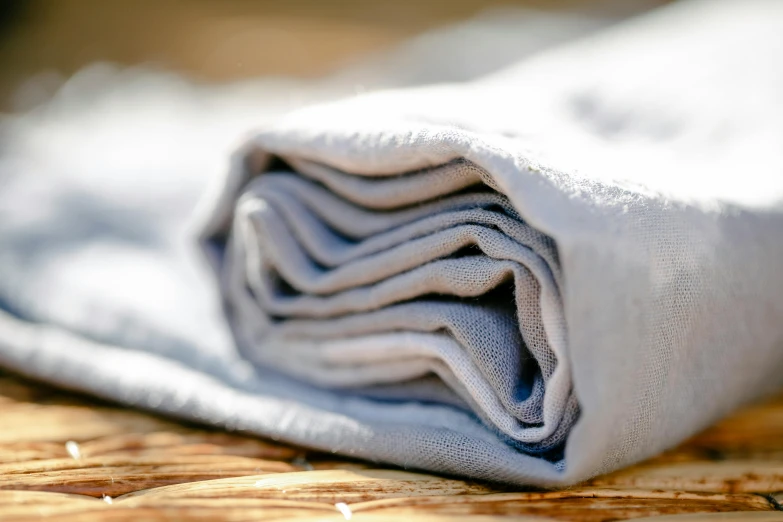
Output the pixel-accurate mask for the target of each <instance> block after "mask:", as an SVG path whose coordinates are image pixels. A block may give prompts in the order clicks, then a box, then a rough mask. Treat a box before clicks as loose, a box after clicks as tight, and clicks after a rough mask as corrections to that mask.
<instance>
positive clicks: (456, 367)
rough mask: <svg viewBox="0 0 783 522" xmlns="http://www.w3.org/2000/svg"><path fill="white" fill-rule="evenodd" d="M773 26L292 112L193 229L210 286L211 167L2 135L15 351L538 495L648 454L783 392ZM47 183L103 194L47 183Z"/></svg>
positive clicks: (231, 421) (315, 440)
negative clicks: (199, 174)
mask: <svg viewBox="0 0 783 522" xmlns="http://www.w3.org/2000/svg"><path fill="white" fill-rule="evenodd" d="M781 34H783V6H782V5H781V4H779V3H777V2H774V1H772V0H770V1H766V2H765V1H762V0H757V1H754V2H728V1H727V2H688V3H684V4H681V5H675V6H672V7H668V8H666V9H663V10H661V11H660V12H658V13H653V14H650V15H646V16H644V17H642V18H640V19H639V20H635V21H629V22H624V23H623V24H621V25H620V26H618V27H615V28H610V29H607V30H605V31H603V32H602V33H600V34H599V35H597V36H593V37H591V38H588V39H584V40H581V41H577V42H574V43H570V44H566V45H563V46H560V47H558V48H556V49H553V50H551V51H547V52H541V53H539V54H536V55H535V56H532V57H530V58H527V59H525V60H521V61H520V62H519V63H518V64H515V65H513V66H511V67H510V68H508V69H506V70H503V71H501V72H498V73H494V74H491V75H489V76H487V77H484V78H482V79H479V80H475V81H472V82H470V83H463V84H446V85H435V86H430V87H423V88H417V89H406V90H390V91H384V92H377V93H370V94H367V95H361V96H356V97H351V98H349V99H345V100H340V101H337V102H334V103H327V104H322V105H317V106H313V107H311V108H306V109H303V110H301V111H297V112H295V113H292V114H290V115H287V116H285V117H283V118H282V119H281V120H280V121H277V122H275V123H274V124H270V125H268V126H266V127H265V128H263V129H262V130H260V131H258V132H256V133H255V134H253V135H252V136H251V137H250V138H249V139H248V140H247V142H246V144H245V145H243V146H242V147H241V148H240V149H239V151H238V152H236V153H235V154H234V155H233V156H232V160H231V166H230V169H229V172H228V174H227V175H226V176H224V177H221V178H219V179H217V180H213V181H214V187H213V189H212V191H211V193H210V194H209V195H208V197H207V198H206V199H205V200H204V201H205V203H204V206H203V207H202V208H201V209H200V213H199V216H200V221H199V226H198V233H199V234H200V238H201V240H202V244H203V247H204V250H205V252H206V253H207V257H208V258H209V260H210V262H211V264H212V268H213V269H214V271H215V274H216V277H215V279H216V280H217V284H215V287H213V286H211V280H210V276H209V275H208V272H206V270H204V268H205V267H203V266H200V265H199V264H198V262H197V257H196V252H194V251H193V249H191V248H190V247H191V241H192V238H193V236H192V235H191V234H190V233H189V232H190V229H189V228H187V227H184V226H183V222H182V221H181V220H178V219H177V218H176V217H175V216H181V215H184V214H185V213H186V210H188V209H189V202H190V201H192V198H194V197H196V195H197V193H198V192H200V189H201V188H202V187H201V185H200V184H198V183H192V182H189V181H188V180H189V178H190V177H191V176H194V175H195V174H193V171H195V170H198V169H204V165H203V164H200V163H201V162H199V161H196V160H195V158H198V153H196V152H193V151H186V150H182V151H175V152H178V153H183V154H188V153H192V154H193V156H192V157H191V158H189V160H192V163H188V164H184V163H179V164H178V169H176V170H177V173H176V174H174V173H170V172H168V171H166V169H165V168H166V167H169V166H170V165H164V166H163V167H164V170H163V172H165V176H161V171H160V170H159V171H156V172H153V173H150V172H145V173H139V174H138V176H139V177H138V178H136V179H130V180H129V179H127V178H126V179H124V180H123V181H120V177H111V178H110V179H107V178H105V177H101V175H100V174H101V173H102V171H101V169H104V168H106V167H107V166H109V167H110V168H111V169H117V170H114V172H122V171H124V169H128V170H127V171H125V172H134V173H136V172H137V171H138V170H139V165H138V164H136V165H134V162H139V161H140V160H139V159H138V157H139V156H142V157H143V154H137V153H136V151H131V150H127V152H126V154H123V155H109V154H106V155H104V157H101V154H102V150H101V148H100V147H94V148H93V149H92V151H91V155H90V156H89V157H85V158H84V159H83V160H82V162H81V163H78V164H75V165H74V164H71V165H68V164H65V165H63V164H62V163H61V162H58V161H56V160H57V156H56V154H52V152H56V150H54V149H53V148H51V147H50V148H49V149H48V150H46V149H42V148H36V145H39V147H40V143H46V140H47V138H50V137H51V136H52V134H56V130H57V129H56V126H54V125H52V126H48V127H46V130H45V131H44V132H41V133H39V134H36V133H33V134H34V135H35V136H36V138H37V140H40V141H38V142H37V143H36V141H37V140H36V139H28V140H22V141H21V143H19V142H14V141H13V140H10V139H9V143H12V144H15V145H17V146H19V147H21V148H22V150H21V152H20V151H19V150H15V151H9V152H8V153H7V155H6V156H5V159H4V161H3V165H2V166H3V171H4V173H7V174H8V175H7V176H6V177H5V178H4V184H5V186H4V187H3V196H2V197H1V198H0V201H2V213H3V220H2V225H0V227H2V228H0V230H2V234H0V240H1V241H2V245H0V262H1V263H2V264H0V267H1V268H0V270H2V294H0V296H1V297H2V308H3V309H4V312H3V313H2V315H0V362H2V364H4V365H6V366H9V367H11V368H15V369H18V370H21V371H24V372H27V373H29V374H31V375H34V376H37V377H41V378H46V379H50V380H52V381H54V382H58V383H62V384H65V385H69V386H72V387H78V388H80V389H85V390H88V391H92V392H94V393H99V394H102V395H105V396H108V397H112V398H116V399H119V400H121V401H123V402H125V403H129V404H138V405H141V406H143V407H148V408H154V409H157V410H159V411H162V412H166V413H170V414H173V415H178V416H182V417H186V418H191V419H200V420H203V421H206V422H211V423H216V424H220V425H224V426H227V427H230V428H233V429H240V430H247V431H251V432H254V433H259V434H262V435H267V436H272V437H275V438H280V439H283V440H286V441H290V442H294V443H299V444H305V445H308V446H313V447H317V448H321V449H325V450H330V451H334V452H340V453H343V454H350V455H355V456H359V457H363V458H369V459H375V460H379V461H383V462H389V463H395V464H400V465H403V466H411V467H416V468H422V469H428V470H434V471H441V472H450V473H457V474H460V475H465V476H470V477H475V478H482V479H491V480H499V481H505V482H510V483H516V484H535V485H543V486H551V485H559V484H567V483H573V482H575V481H578V480H581V479H584V478H587V477H589V476H591V475H594V474H597V473H601V472H604V471H608V470H611V469H615V468H617V467H620V466H623V465H626V464H629V463H631V462H634V461H637V460H639V459H642V458H644V457H647V456H649V455H652V454H654V453H656V452H659V451H661V450H663V449H665V448H667V447H669V446H671V445H673V444H675V443H677V442H679V441H680V440H682V439H683V438H685V437H687V436H689V435H691V434H693V433H694V432H695V431H697V430H699V429H701V428H703V427H705V426H706V425H707V424H708V423H710V422H712V421H714V420H715V419H717V418H719V417H720V416H721V415H723V414H725V413H727V412H728V411H730V410H732V409H733V408H735V407H737V406H738V405H740V404H742V403H744V402H746V401H748V400H751V399H753V398H756V397H759V396H761V395H763V394H765V393H769V392H771V391H773V390H775V389H777V388H779V387H780V386H781V385H782V384H783V371H781V370H783V326H782V324H783V322H782V321H781V319H783V275H781V274H780V266H781V261H782V260H783V215H781V209H782V208H783V207H781V196H783V147H781V143H783V60H782V59H781V58H783V39H782V38H781V37H780V35H781ZM218 112H220V111H218ZM229 112H230V111H224V114H228V113H229ZM236 114H237V113H236V112H232V117H233V116H234V115H236ZM240 120H241V121H243V122H247V120H242V119H241V118H236V119H231V123H230V124H229V123H226V121H228V119H226V120H224V121H222V123H224V124H225V125H226V126H227V127H231V128H232V129H235V128H238V127H239V126H240V125H239V124H238V123H237V122H238V121H240ZM124 123H125V124H126V125H127V121H126V122H124ZM215 125H219V123H215ZM10 129H11V130H18V128H17V129H14V128H13V127H11V128H10ZM164 131H165V129H163V130H162V132H164ZM207 141H208V140H207ZM60 143H61V144H62V146H63V147H67V146H69V145H71V144H70V143H68V142H67V141H65V140H61V141H60ZM99 144H100V141H98V142H97V143H95V145H99ZM24 147H27V149H24ZM6 149H7V150H9V149H11V147H6ZM43 150H46V152H48V153H49V155H47V156H46V157H44V158H41V157H39V155H38V154H36V153H37V152H40V151H43ZM174 157H176V155H174ZM101 160H102V161H101ZM172 161H174V160H172ZM50 162H51V163H50ZM39 165H45V166H46V167H47V168H48V169H54V170H55V171H56V170H58V169H59V170H66V169H68V168H71V169H74V170H80V169H84V168H87V169H93V172H96V174H95V175H94V177H92V178H90V177H81V178H80V177H79V176H78V175H71V176H67V175H66V176H62V177H59V176H58V177H51V178H50V179H47V182H46V183H41V182H40V181H36V182H35V183H31V182H30V181H29V180H30V176H31V175H32V174H31V173H32V172H34V168H33V167H36V166H39ZM96 165H99V166H100V167H96ZM183 166H184V168H183ZM142 170H143V169H142ZM74 180H79V181H81V182H82V184H81V185H79V183H74ZM86 180H89V181H90V187H89V189H88V188H85V184H86ZM140 183H142V184H146V185H145V186H144V188H145V189H146V191H145V192H141V191H139V189H137V188H136V189H134V187H137V186H138V185H139V184H140ZM95 187H98V188H97V189H96V188H95ZM150 191H152V192H153V194H154V197H153V198H150V197H149V194H148V193H149V192H150ZM96 194H97V195H99V197H95V195H96ZM31 202H35V203H36V204H32V205H31ZM139 215H144V216H145V217H146V218H147V219H144V220H141V221H139V220H137V219H136V218H137V217H138V216H139ZM61 219H64V220H65V221H64V223H65V225H64V226H62V223H61V222H59V221H58V220H61ZM218 286H219V289H220V296H218V293H217V288H216V287H218ZM222 314H225V317H226V318H227V320H228V324H229V325H230V327H231V330H232V333H233V336H231V337H230V336H229V335H228V332H227V331H226V330H225V329H224V326H225V325H224V324H223V323H222V320H221V317H222ZM232 341H235V342H236V346H237V348H238V352H235V351H234V350H233V342H232ZM433 375H435V376H437V377H433Z"/></svg>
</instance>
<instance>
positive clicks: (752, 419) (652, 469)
mask: <svg viewBox="0 0 783 522" xmlns="http://www.w3.org/2000/svg"><path fill="white" fill-rule="evenodd" d="M0 423H2V429H0V520H2V521H4V522H5V521H17V520H35V519H39V518H40V517H43V516H45V517H47V520H48V519H50V518H49V517H51V519H53V520H63V521H65V520H67V521H92V520H111V521H125V520H127V521H134V522H135V521H141V520H154V521H159V520H215V521H250V520H270V519H272V520H274V519H296V520H313V521H314V520H335V521H341V520H346V519H347V518H349V517H350V520H355V521H362V520H373V521H376V520H406V521H408V522H416V521H419V520H453V519H455V518H456V517H460V518H458V520H470V521H473V520H504V519H508V518H509V517H513V518H514V519H515V520H528V519H530V520H588V521H594V522H598V521H607V520H624V519H630V518H639V517H660V516H664V515H668V516H671V515H675V517H674V518H667V517H663V518H658V519H656V520H683V521H697V520H712V519H713V517H714V519H715V520H724V521H735V520H751V521H753V520H755V521H759V522H760V521H767V520H770V521H772V520H780V521H783V511H781V506H780V504H779V503H778V502H783V495H781V494H780V493H779V492H781V491H783V398H780V399H777V400H774V401H772V402H768V403H766V404H763V405H759V406H755V407H752V408H748V409H746V410H745V411H743V412H740V413H738V414H737V415H735V416H733V417H732V418H730V419H727V420H725V421H724V422H722V423H720V424H719V425H717V426H715V427H714V428H712V429H710V430H708V431H707V432H705V433H703V434H701V435H700V436H698V437H696V438H694V439H693V440H691V441H689V442H687V443H686V444H684V445H682V446H681V447H680V448H678V449H676V450H674V451H671V452H669V453H668V454H666V455H663V456H661V457H658V458H656V459H654V460H652V461H649V462H646V463H643V464H641V465H638V466H636V467H633V468H630V469H626V470H623V471H620V472H617V473H613V474H611V475H606V476H602V477H598V478H596V479H594V480H592V481H590V482H589V483H587V484H583V485H580V486H577V487H572V488H568V489H565V490H562V491H535V490H527V491H524V490H521V489H504V488H502V487H498V486H493V485H489V484H483V483H477V482H471V481H463V480H459V479H455V478H450V477H439V476H434V475H428V474H422V473H416V472H412V471H406V470H401V469H397V468H387V467H383V466H376V465H372V464H368V463H363V462H357V461H353V460H349V459H342V458H338V457H336V456H334V455H328V454H327V455H324V454H320V453H314V452H310V451H307V450H304V449H300V448H294V447H290V446H285V445H282V444H279V443H273V442H270V441H266V440H261V439H258V438H253V437H248V436H243V435H240V434H229V433H224V432H219V431H214V430H210V429H208V428H204V427H199V426H193V425H184V424H178V423H175V422H173V421H170V420H165V419H161V418H159V417H156V416H153V415H149V414H147V413H143V412H141V411H137V410H131V409H126V408H123V407H119V406H116V405H113V404H110V403H106V402H101V401H97V400H95V399H91V398H88V397H84V396H81V395H77V394H74V393H70V392H66V391H60V390H56V389H53V388H49V387H47V386H44V385H40V384H37V383H33V382H30V381H26V380H23V379H21V378H19V377H16V376H13V375H9V374H0ZM688 514H690V515H688ZM693 514H701V515H695V516H696V518H693V516H694V515H693ZM531 517H532V518H531ZM681 517H685V518H681Z"/></svg>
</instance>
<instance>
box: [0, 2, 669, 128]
mask: <svg viewBox="0 0 783 522" xmlns="http://www.w3.org/2000/svg"><path fill="white" fill-rule="evenodd" d="M663 3H665V2H664V1H662V0H619V1H617V0H611V1H606V0H602V1H595V0H592V1H591V0H403V1H395V2H374V1H366V0H364V1H363V0H340V1H326V2H324V1H318V0H294V1H279V0H277V1H275V0H222V1H218V0H60V1H47V0H0V111H1V112H15V111H20V110H25V109H28V108H30V106H34V105H35V104H36V103H40V102H41V101H43V100H44V99H45V98H47V97H48V96H51V94H52V91H56V89H57V88H58V87H59V85H61V84H62V82H63V81H64V80H65V79H67V78H68V77H69V76H71V75H73V74H74V73H75V72H77V71H79V70H80V69H82V68H84V67H85V66H88V65H90V64H93V63H102V62H109V63H113V64H117V65H120V66H134V65H138V64H144V65H148V66H153V67H155V68H159V69H163V70H168V71H172V72H176V73H181V74H184V75H185V76H187V77H189V78H192V79H194V80H196V81H199V82H207V83H212V82H220V83H224V82H233V81H237V80H242V79H247V78H254V77H261V76H263V77H270V76H284V77H294V78H301V79H305V80H306V79H308V78H313V77H319V76H322V75H325V74H328V73H329V72H331V71H333V70H336V69H339V68H341V67H343V66H346V65H350V64H351V63H354V62H356V61H357V60H360V59H362V58H363V57H365V56H367V55H369V54H372V53H377V52H381V51H383V50H385V49H389V48H392V47H394V46H395V44H397V43H398V42H401V41H404V40H406V39H408V38H410V37H413V36H415V35H419V34H421V33H425V32H426V31H428V30H431V29H433V28H437V27H442V26H449V25H453V24H455V23H459V22H461V21H464V20H468V19H471V18H473V17H475V16H477V15H480V14H481V13H485V12H487V11H495V12H497V11H498V10H503V9H505V10H514V9H520V8H523V9H535V10H539V11H552V12H555V13H562V12H585V13H590V14H591V15H593V14H595V13H599V12H600V13H606V12H611V14H612V16H620V17H623V16H628V15H631V14H634V13H637V12H640V11H643V10H646V9H649V8H651V7H654V6H656V5H660V4H663ZM31 79H34V81H31Z"/></svg>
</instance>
